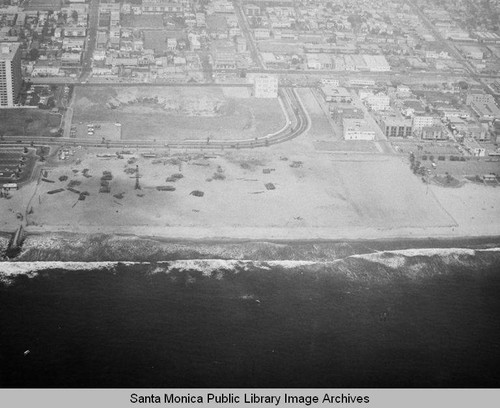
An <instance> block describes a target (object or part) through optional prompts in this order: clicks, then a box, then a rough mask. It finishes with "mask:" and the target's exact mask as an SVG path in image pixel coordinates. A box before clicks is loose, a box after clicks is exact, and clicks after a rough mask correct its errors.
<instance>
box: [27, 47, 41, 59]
mask: <svg viewBox="0 0 500 408" xmlns="http://www.w3.org/2000/svg"><path fill="white" fill-rule="evenodd" d="M39 56H40V51H38V48H32V49H31V50H30V52H29V53H28V57H29V59H30V61H36V60H37V59H38V57H39Z"/></svg>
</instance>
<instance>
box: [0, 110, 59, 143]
mask: <svg viewBox="0 0 500 408" xmlns="http://www.w3.org/2000/svg"><path fill="white" fill-rule="evenodd" d="M60 123H61V116H60V115H59V114H51V113H49V112H48V111H44V110H39V109H0V135H3V136H53V134H51V133H50V131H51V129H57V128H59V125H60Z"/></svg>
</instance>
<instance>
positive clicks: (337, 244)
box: [4, 232, 500, 262]
mask: <svg viewBox="0 0 500 408" xmlns="http://www.w3.org/2000/svg"><path fill="white" fill-rule="evenodd" d="M498 247H500V236H499V235H498V234H497V235H491V236H478V237H471V236H467V237H460V236H452V237H449V236H446V237H432V238H430V239H429V238H426V237H411V238H410V237H405V238H403V239H401V238H399V237H396V238H389V237H385V238H380V237H378V238H374V239H368V238H365V239H338V240H329V239H314V238H311V239H303V238H302V239H296V240H294V239H290V238H287V239H257V238H253V239H248V238H246V239H236V238H231V239H212V238H210V237H206V238H202V239H188V238H182V239H174V238H172V237H165V236H147V235H143V236H140V235H133V234H106V233H97V234H89V233H87V234H81V233H75V232H51V233H42V232H38V233H30V234H28V235H27V236H26V237H25V239H24V242H23V246H22V250H21V251H20V253H19V254H18V255H17V256H16V257H15V258H12V259H8V258H6V257H4V261H12V262H26V261H28V262H37V261H65V262H108V261H110V262H162V261H173V260H199V259H221V260H250V261H273V260H275V261H285V260H294V261H314V262H323V261H334V260H338V259H341V258H345V257H348V256H352V255H360V254H374V253H378V252H384V251H395V250H407V249H426V248H432V249H439V248H467V249H485V248H498Z"/></svg>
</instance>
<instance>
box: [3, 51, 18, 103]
mask: <svg viewBox="0 0 500 408" xmlns="http://www.w3.org/2000/svg"><path fill="white" fill-rule="evenodd" d="M21 85H22V76H21V51H20V48H19V43H0V108H4V107H5V108H6V107H12V106H14V105H15V104H16V103H17V97H18V95H19V91H20V90H21Z"/></svg>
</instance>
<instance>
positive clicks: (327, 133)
mask: <svg viewBox="0 0 500 408" xmlns="http://www.w3.org/2000/svg"><path fill="white" fill-rule="evenodd" d="M297 93H298V94H299V96H300V98H301V100H302V103H303V104H304V107H305V108H306V110H307V113H308V114H309V117H310V118H311V128H310V130H309V132H308V134H309V135H310V136H311V138H313V139H314V140H341V139H342V134H341V133H340V130H339V129H334V128H333V126H332V124H331V123H330V121H329V120H328V117H327V116H326V114H325V112H324V110H323V109H322V108H321V105H320V104H319V102H318V100H317V99H316V97H315V96H314V94H313V91H312V90H311V89H308V88H301V89H299V90H297Z"/></svg>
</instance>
